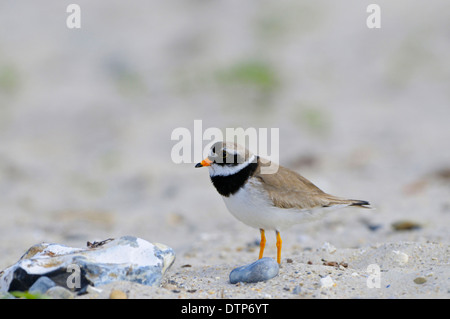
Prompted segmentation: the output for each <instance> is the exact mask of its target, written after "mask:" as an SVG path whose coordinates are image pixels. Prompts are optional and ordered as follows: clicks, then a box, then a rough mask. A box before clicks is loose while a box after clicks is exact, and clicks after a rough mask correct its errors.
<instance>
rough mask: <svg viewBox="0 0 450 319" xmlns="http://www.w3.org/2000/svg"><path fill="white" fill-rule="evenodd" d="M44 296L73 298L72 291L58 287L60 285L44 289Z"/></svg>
mask: <svg viewBox="0 0 450 319" xmlns="http://www.w3.org/2000/svg"><path fill="white" fill-rule="evenodd" d="M45 295H46V296H48V297H50V298H53V299H74V298H75V297H74V295H73V293H72V292H70V290H68V289H66V288H63V287H60V286H55V287H52V288H50V289H49V290H47V291H46V293H45Z"/></svg>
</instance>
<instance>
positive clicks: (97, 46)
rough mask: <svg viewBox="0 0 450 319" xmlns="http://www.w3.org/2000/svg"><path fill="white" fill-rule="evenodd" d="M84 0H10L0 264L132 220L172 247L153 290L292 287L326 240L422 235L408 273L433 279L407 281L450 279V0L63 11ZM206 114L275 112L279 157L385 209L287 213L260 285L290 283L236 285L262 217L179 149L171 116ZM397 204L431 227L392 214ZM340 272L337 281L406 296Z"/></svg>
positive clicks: (1, 15)
mask: <svg viewBox="0 0 450 319" xmlns="http://www.w3.org/2000/svg"><path fill="white" fill-rule="evenodd" d="M70 3H72V2H69V1H48V0H40V1H3V2H1V3H0V193H1V196H0V216H1V220H0V256H1V258H0V269H4V268H6V267H7V266H9V265H10V264H12V263H14V262H15V261H17V260H18V258H19V257H20V256H21V255H22V253H24V252H25V250H26V249H28V248H29V247H30V246H31V245H33V244H36V243H39V242H43V241H46V242H57V243H61V244H66V245H69V246H74V247H83V246H85V244H86V241H88V240H89V241H93V240H103V239H106V238H109V237H119V236H122V235H133V236H138V237H141V238H144V239H146V240H148V241H151V242H161V243H164V244H166V245H168V246H170V247H172V248H173V249H174V250H175V251H176V253H177V260H176V262H175V264H174V265H173V267H172V268H171V269H170V270H169V272H168V279H167V282H166V285H168V287H169V288H167V289H166V290H165V291H166V293H165V294H162V295H158V296H162V297H173V298H177V297H179V296H181V295H179V294H178V295H177V292H175V293H173V291H172V290H176V289H180V287H181V286H183V285H181V284H179V282H180V281H182V279H181V278H182V277H183V276H184V277H185V279H184V280H185V281H186V282H189V283H190V284H191V285H194V284H195V283H194V282H195V280H198V279H199V278H201V277H202V276H206V277H208V276H210V278H212V279H211V280H208V281H205V282H202V283H198V285H203V286H201V288H199V287H197V288H196V289H195V290H196V291H197V292H198V293H196V292H192V293H190V294H189V293H186V295H183V296H185V297H201V298H202V297H216V298H217V297H219V298H220V297H235V296H238V297H249V298H252V297H255V298H261V297H262V298H264V297H272V298H277V297H279V298H285V297H286V298H289V297H293V296H298V294H293V293H292V292H293V291H294V290H295V289H294V287H296V285H298V283H299V282H305V284H303V287H302V288H303V290H302V291H303V292H306V291H308V290H307V288H306V287H307V286H308V285H307V284H306V283H307V280H308V277H307V276H306V275H305V277H299V278H297V279H296V282H295V283H292V285H291V283H290V282H291V281H292V280H290V279H289V278H285V277H283V276H285V275H283V271H285V274H286V273H287V272H288V271H289V269H291V268H292V267H294V268H295V265H297V266H298V267H306V268H307V267H322V266H321V265H320V258H327V260H330V258H337V257H336V256H337V255H333V256H331V257H330V256H329V255H327V252H326V251H325V252H324V251H323V250H322V249H321V247H323V245H324V243H325V242H328V243H330V244H331V245H332V246H334V247H336V248H337V253H340V252H343V255H340V256H341V257H339V258H341V259H340V260H338V261H346V259H348V260H347V261H348V262H349V263H350V264H349V268H352V267H356V268H354V269H359V270H361V271H362V270H363V269H364V267H365V265H362V264H361V265H360V266H357V264H358V263H357V262H355V265H354V266H352V264H351V262H350V261H349V260H350V259H351V258H350V256H353V255H352V254H355V252H361V251H362V250H361V249H363V250H364V249H366V248H367V247H372V248H373V247H384V248H383V249H387V250H386V251H388V252H391V251H392V250H396V251H398V250H400V251H402V249H403V250H404V251H410V250H411V249H412V250H413V251H414V252H411V251H410V252H409V253H408V254H409V255H410V256H412V255H415V254H417V255H418V256H421V255H420V251H421V249H424V252H423V256H425V257H423V258H419V257H418V259H417V258H416V259H411V258H410V260H409V264H408V263H406V264H405V265H403V266H404V271H406V272H407V273H408V274H411V276H412V279H413V278H415V277H414V276H417V273H420V272H421V271H422V270H423V269H425V268H426V272H427V273H426V274H422V273H420V274H419V275H423V276H428V277H427V278H428V282H427V283H425V284H423V285H420V287H421V288H420V289H421V290H420V291H416V290H408V291H407V294H406V296H409V297H411V296H412V297H415V296H419V297H420V296H431V297H444V298H448V296H449V294H448V289H449V287H450V284H449V277H450V274H449V273H450V271H449V268H448V266H449V258H448V254H449V250H448V244H449V239H450V236H449V232H448V226H449V225H450V223H449V222H450V196H449V195H450V147H449V145H450V128H449V127H450V124H449V123H450V89H449V88H450V13H449V12H450V3H449V2H448V1H446V0H431V1H394V2H393V1H377V2H376V3H377V4H379V5H380V6H381V29H368V28H367V26H366V19H367V17H368V15H369V14H368V13H367V12H366V8H367V6H368V5H369V4H370V3H372V2H370V1H356V0H354V1H347V0H346V1H339V2H338V1H285V0H283V1H213V2H211V1H202V0H189V1H130V2H124V1H85V0H79V1H76V2H75V3H77V4H79V5H80V7H81V29H68V28H67V27H66V18H67V16H68V15H69V14H68V13H66V7H67V6H68V5H69V4H70ZM194 120H202V124H203V130H205V129H206V128H208V127H217V128H220V129H223V130H225V128H227V127H233V128H234V127H243V128H249V127H254V128H279V132H280V141H279V149H280V163H281V164H282V165H284V166H287V167H290V168H292V169H294V170H296V171H298V172H299V173H301V174H302V175H304V176H305V177H307V178H308V179H310V180H311V181H313V182H314V183H315V184H316V185H317V186H319V187H321V188H322V189H323V190H325V191H326V192H329V193H332V194H336V195H339V196H343V197H350V198H356V199H363V200H368V201H370V202H371V204H372V206H373V207H375V208H376V209H373V210H358V209H344V210H340V211H337V212H335V213H332V214H330V215H328V216H327V217H326V218H325V219H324V220H322V221H319V222H314V223H310V224H304V225H296V226H294V227H292V229H290V230H288V231H285V232H283V233H282V234H281V235H282V238H283V240H284V242H283V244H284V246H283V256H282V257H283V260H284V263H285V264H284V266H283V268H282V269H281V270H280V277H277V278H275V279H272V280H271V281H268V282H267V283H264V285H265V286H264V287H266V288H265V289H269V288H267V287H270V286H271V285H273V286H277V287H278V286H279V285H280V283H279V282H277V280H286V282H285V283H284V284H283V285H282V286H281V288H280V287H278V288H277V289H278V290H276V289H275V290H273V291H270V292H265V293H264V294H262V295H261V294H258V293H260V291H259V292H257V291H256V290H258V289H259V288H258V289H256V288H255V287H260V286H252V285H248V286H246V285H244V286H240V287H239V289H244V288H246V293H247V294H237V293H236V294H233V293H232V291H233V289H234V288H233V287H234V286H233V285H230V284H228V283H227V278H226V276H227V274H228V273H229V271H231V269H232V268H234V267H236V266H239V265H242V264H246V263H249V262H251V261H253V260H255V259H256V257H257V253H258V250H257V249H258V246H257V241H258V240H259V232H258V231H257V230H253V229H251V228H249V227H247V226H245V225H243V224H240V223H239V222H238V221H237V220H235V219H234V218H233V217H232V216H231V215H230V214H229V213H228V212H227V210H226V208H225V205H224V204H223V202H222V200H221V198H220V196H219V195H218V194H217V193H216V191H215V189H213V187H212V186H211V184H210V181H209V177H208V172H207V170H206V169H204V170H200V169H194V159H193V160H192V162H193V163H186V164H175V163H173V161H172V159H171V157H170V154H171V149H172V147H173V146H174V145H175V144H176V141H172V140H171V133H172V131H173V130H174V129H176V128H178V127H185V128H187V129H189V130H191V131H193V126H194ZM207 143H208V141H205V142H204V145H206V144H207ZM402 220H407V221H411V222H414V223H416V224H417V225H419V226H420V227H419V228H418V229H414V230H410V231H396V230H394V229H393V228H392V227H391V225H392V223H395V222H398V221H402ZM374 229H375V230H374ZM267 239H268V242H267V249H266V256H273V257H274V256H275V253H276V249H275V236H274V235H273V234H271V233H268V234H267ZM405 245H406V246H405ZM411 245H412V246H411ZM391 246H392V247H393V248H392V249H390V248H389V249H388V248H386V247H391ZM399 247H400V248H399ZM402 247H403V248H402ZM405 247H406V248H405ZM408 247H409V248H408ZM411 247H413V248H411ZM419 248H420V249H419ZM367 249H369V248H367ZM345 252H348V254H346V253H345ZM434 252H436V254H437V255H436V256H435V255H433V254H434ZM411 254H412V255H411ZM313 255H314V256H313ZM286 258H291V259H292V260H293V262H292V263H286ZM314 258H316V259H317V262H315V264H314V265H312V266H308V264H307V261H310V260H312V259H314ZM433 258H434V259H433ZM186 265H189V266H190V267H188V266H186ZM421 265H422V266H421ZM183 266H184V267H183ZM409 266H411V267H409ZM214 267H216V268H214ZM358 267H359V268H358ZM408 267H409V268H408ZM436 267H437V268H436ZM294 268H292V269H291V271H294V270H295V269H294ZM328 268H330V267H328ZM214 269H219V270H217V271H218V273H220V275H216V274H215V272H214ZM324 269H325V268H324ZM408 269H409V270H408ZM430 269H440V270H439V271H436V270H434V273H435V274H440V275H435V276H434V275H429V274H430V272H431V273H433V270H430ZM322 270H323V269H322ZM322 270H321V268H320V269H319V270H318V272H320V271H322ZM205 271H206V275H205ZM324 271H325V270H324ZM347 271H348V272H350V273H351V270H347ZM399 271H400V270H399ZM401 271H403V270H401ZM423 271H425V270H423ZM180 274H184V275H180ZM427 274H428V275H427ZM322 275H323V274H322ZM171 276H173V277H171ZM180 276H181V277H180ZM173 278H177V279H176V280H175V279H173ZM217 278H220V280H219V279H218V280H219V282H220V283H221V285H222V286H221V287H222V288H221V289H222V290H220V289H219V288H218V287H217V283H216V282H215V281H214V280H215V279H217ZM348 278H351V277H348ZM318 279H320V278H318V277H317V278H315V279H314V280H313V281H315V282H317V281H318ZM412 279H411V282H412ZM408 280H409V279H408ZM211 281H213V282H214V284H212V283H211ZM177 282H178V285H177ZM411 282H410V281H408V283H409V284H411V287H412V288H414V287H416V286H419V285H416V286H414V283H411ZM408 283H406V284H402V286H403V288H402V289H408V288H407V287H408ZM208 285H210V286H211V287H213V288H211V289H212V291H213V292H212V293H208V291H210V290H211V289H209V288H208ZM261 285H263V284H262V283H261ZM427 285H428V286H427ZM185 286H186V284H185ZM340 286H341V287H342V286H345V287H346V288H345V289H346V290H345V291H341V292H339V291H340V290H338V287H339V285H338V286H337V287H336V289H335V290H334V292H333V293H332V294H331V297H337V298H340V297H357V296H370V297H402V296H404V295H405V294H403V295H402V293H401V292H399V291H397V292H393V293H391V292H390V291H389V290H388V289H386V285H384V288H385V291H386V292H385V293H384V294H378V295H377V294H376V293H374V291H373V290H371V291H370V292H368V290H367V289H366V288H364V287H363V286H364V285H362V286H361V287H359V288H358V289H360V290H358V292H357V293H354V292H353V294H352V293H351V289H352V287H351V285H347V286H346V285H342V284H341V285H340ZM173 287H175V288H176V289H175V288H174V289H172V288H173ZM214 287H215V288H214ZM223 287H225V288H223ZM404 287H406V288H404ZM353 288H354V287H353ZM129 289H131V290H132V288H129ZM223 289H225V290H226V291H228V290H227V289H231V290H230V291H231V292H230V293H229V294H228V295H227V293H226V292H225V295H224V292H223V291H224V290H223ZM236 289H237V288H236ZM364 289H366V290H364ZM191 290H193V289H191ZM260 290H261V289H260ZM132 291H133V290H132ZM151 291H153V290H151ZM201 291H202V292H204V293H205V294H201V293H200V292H201ZM218 291H219V292H220V291H221V292H220V293H219V292H218ZM349 291H350V292H349ZM377 293H378V292H377ZM155 294H158V293H156V292H151V293H147V294H145V293H143V294H141V295H139V294H138V295H134V296H135V297H139V296H144V297H155ZM317 296H323V294H322V295H321V294H320V293H319V294H315V295H314V294H310V295H305V297H317Z"/></svg>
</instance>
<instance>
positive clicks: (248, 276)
mask: <svg viewBox="0 0 450 319" xmlns="http://www.w3.org/2000/svg"><path fill="white" fill-rule="evenodd" d="M279 268H280V267H279V265H278V263H277V262H276V261H275V260H274V259H272V258H268V257H264V258H261V259H258V260H257V261H255V262H253V263H251V264H249V265H245V266H241V267H238V268H235V269H233V270H232V271H231V273H230V283H232V284H235V283H238V282H247V283H252V282H259V281H265V280H269V279H271V278H273V277H275V276H277V275H278V270H279Z"/></svg>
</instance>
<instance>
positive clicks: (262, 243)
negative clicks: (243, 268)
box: [259, 228, 266, 259]
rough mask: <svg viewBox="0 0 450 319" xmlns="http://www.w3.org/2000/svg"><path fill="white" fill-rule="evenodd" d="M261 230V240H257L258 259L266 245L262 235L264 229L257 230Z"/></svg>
mask: <svg viewBox="0 0 450 319" xmlns="http://www.w3.org/2000/svg"><path fill="white" fill-rule="evenodd" d="M259 231H260V232H261V241H260V242H259V259H261V258H262V257H263V255H264V247H266V236H265V235H264V229H262V228H261V229H260V230H259Z"/></svg>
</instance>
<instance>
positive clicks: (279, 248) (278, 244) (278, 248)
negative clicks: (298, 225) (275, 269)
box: [276, 230, 283, 264]
mask: <svg viewBox="0 0 450 319" xmlns="http://www.w3.org/2000/svg"><path fill="white" fill-rule="evenodd" d="M276 234H277V263H278V264H280V263H281V244H282V243H283V242H282V240H281V236H280V233H279V232H278V230H277V231H276Z"/></svg>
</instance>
